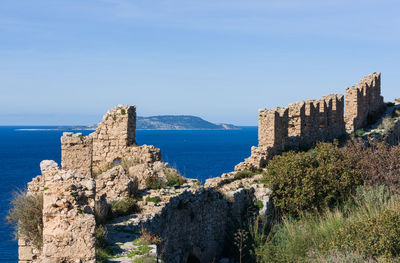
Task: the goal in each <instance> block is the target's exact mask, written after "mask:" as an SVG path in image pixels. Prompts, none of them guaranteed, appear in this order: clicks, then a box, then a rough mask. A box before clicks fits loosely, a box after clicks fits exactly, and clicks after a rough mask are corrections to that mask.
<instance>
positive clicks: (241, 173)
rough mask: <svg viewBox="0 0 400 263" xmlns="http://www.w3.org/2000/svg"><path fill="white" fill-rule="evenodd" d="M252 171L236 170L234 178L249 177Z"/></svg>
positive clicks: (251, 175)
mask: <svg viewBox="0 0 400 263" xmlns="http://www.w3.org/2000/svg"><path fill="white" fill-rule="evenodd" d="M253 175H254V173H253V172H252V171H249V170H243V171H240V172H237V173H236V174H235V176H234V179H235V180H240V179H244V178H251V177H253Z"/></svg>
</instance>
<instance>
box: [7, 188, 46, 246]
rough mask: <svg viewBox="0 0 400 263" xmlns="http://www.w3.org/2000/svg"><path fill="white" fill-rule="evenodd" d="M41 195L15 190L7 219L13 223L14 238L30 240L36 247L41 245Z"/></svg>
mask: <svg viewBox="0 0 400 263" xmlns="http://www.w3.org/2000/svg"><path fill="white" fill-rule="evenodd" d="M42 210H43V196H42V195H41V194H38V195H27V193H26V192H17V193H15V196H14V198H13V200H12V201H11V209H10V210H9V212H8V216H7V221H8V222H9V223H10V224H13V225H14V229H15V238H16V239H17V238H19V237H21V236H23V237H26V238H27V239H28V240H30V241H31V242H32V244H33V246H35V247H36V248H39V249H40V248H41V247H42V245H43V235H42V233H43V214H42Z"/></svg>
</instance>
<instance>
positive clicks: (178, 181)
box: [164, 168, 186, 186]
mask: <svg viewBox="0 0 400 263" xmlns="http://www.w3.org/2000/svg"><path fill="white" fill-rule="evenodd" d="M164 173H165V175H166V176H167V181H168V183H167V185H168V186H174V185H183V184H184V183H185V182H186V180H185V178H184V177H183V176H181V175H180V174H179V173H178V172H177V171H176V170H174V169H171V168H166V169H164Z"/></svg>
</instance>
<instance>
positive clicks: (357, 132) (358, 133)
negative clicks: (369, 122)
mask: <svg viewBox="0 0 400 263" xmlns="http://www.w3.org/2000/svg"><path fill="white" fill-rule="evenodd" d="M364 133H365V131H364V129H358V130H356V137H361V136H363V135H364Z"/></svg>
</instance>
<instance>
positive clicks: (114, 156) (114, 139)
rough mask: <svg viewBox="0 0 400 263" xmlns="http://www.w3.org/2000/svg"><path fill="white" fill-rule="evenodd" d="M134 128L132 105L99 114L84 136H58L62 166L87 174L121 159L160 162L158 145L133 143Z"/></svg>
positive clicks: (103, 168) (97, 171)
mask: <svg viewBox="0 0 400 263" xmlns="http://www.w3.org/2000/svg"><path fill="white" fill-rule="evenodd" d="M135 128H136V108H135V106H125V105H118V106H117V107H115V108H113V109H111V110H109V111H108V112H107V113H106V114H105V115H104V116H103V120H102V122H101V123H99V125H98V127H97V129H96V131H95V132H93V133H91V134H89V135H88V136H82V134H80V133H77V134H73V133H69V132H68V133H64V134H63V136H62V137H61V158H62V167H63V169H69V170H75V171H77V172H78V173H80V174H81V175H84V176H86V177H90V176H91V175H92V174H93V173H95V174H99V173H101V172H102V171H105V170H107V169H108V168H110V167H111V166H114V165H116V164H118V163H120V162H121V161H122V160H129V161H131V162H138V163H151V162H155V161H160V160H161V153H160V150H159V149H158V148H156V147H154V146H147V145H142V146H137V145H136V143H135Z"/></svg>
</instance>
